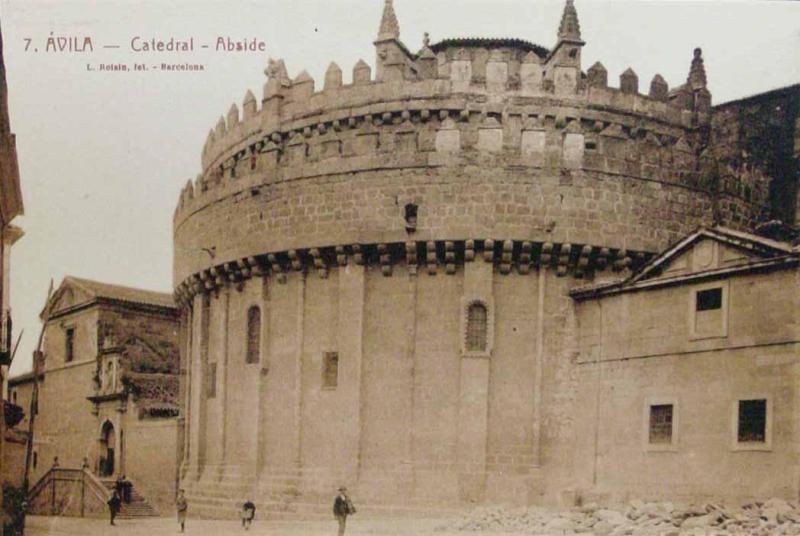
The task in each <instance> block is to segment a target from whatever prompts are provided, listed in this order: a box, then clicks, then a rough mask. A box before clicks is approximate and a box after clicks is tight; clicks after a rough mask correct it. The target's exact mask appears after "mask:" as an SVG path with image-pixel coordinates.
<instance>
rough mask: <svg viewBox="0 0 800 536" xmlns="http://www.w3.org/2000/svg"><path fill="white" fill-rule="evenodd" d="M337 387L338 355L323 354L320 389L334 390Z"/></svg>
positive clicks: (332, 353)
mask: <svg viewBox="0 0 800 536" xmlns="http://www.w3.org/2000/svg"><path fill="white" fill-rule="evenodd" d="M337 385H339V353H338V352H325V355H324V359H323V363H322V388H323V389H336V386H337Z"/></svg>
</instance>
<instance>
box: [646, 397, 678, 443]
mask: <svg viewBox="0 0 800 536" xmlns="http://www.w3.org/2000/svg"><path fill="white" fill-rule="evenodd" d="M673 408H674V406H673V405H672V404H658V405H653V406H650V433H649V442H650V444H651V445H668V444H671V443H672V415H673Z"/></svg>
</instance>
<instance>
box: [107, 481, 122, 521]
mask: <svg viewBox="0 0 800 536" xmlns="http://www.w3.org/2000/svg"><path fill="white" fill-rule="evenodd" d="M121 505H122V500H121V499H120V498H119V493H117V490H114V491H113V492H111V498H110V499H109V500H108V512H109V514H110V515H111V524H112V525H113V524H114V518H116V517H117V514H118V513H119V509H120V506H121Z"/></svg>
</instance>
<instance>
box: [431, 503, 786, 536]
mask: <svg viewBox="0 0 800 536" xmlns="http://www.w3.org/2000/svg"><path fill="white" fill-rule="evenodd" d="M438 530H442V531H445V530H449V531H452V530H458V531H474V532H497V533H502V532H509V533H518V534H531V535H548V536H550V535H576V534H585V535H587V536H589V535H596V536H623V535H624V536H651V535H652V536H682V535H691V536H700V535H703V536H711V535H714V536H723V535H730V536H735V535H757V536H760V535H764V536H767V535H769V536H772V535H800V509H799V508H798V505H797V504H794V503H791V502H787V501H783V500H780V499H770V500H768V501H765V502H753V503H750V504H746V505H744V506H743V507H741V508H730V507H726V506H723V505H720V504H713V503H708V504H704V505H702V506H700V507H689V508H676V507H675V506H673V504H672V503H669V502H650V503H646V502H643V501H638V500H635V501H631V502H630V503H629V504H627V505H626V506H624V507H622V508H617V509H611V508H601V507H599V506H596V505H586V506H583V507H579V508H575V509H573V510H572V511H569V512H556V511H553V510H546V509H544V508H538V507H531V508H527V509H522V510H520V509H516V510H510V509H503V508H499V507H491V508H481V509H478V510H475V511H473V512H471V513H470V514H468V515H465V516H463V517H461V518H459V519H457V520H455V521H453V522H451V523H447V524H446V525H443V526H440V527H438Z"/></svg>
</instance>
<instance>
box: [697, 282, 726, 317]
mask: <svg viewBox="0 0 800 536" xmlns="http://www.w3.org/2000/svg"><path fill="white" fill-rule="evenodd" d="M717 309H722V288H719V287H718V288H710V289H706V290H701V291H699V292H698V293H697V294H696V301H695V311H714V310H717Z"/></svg>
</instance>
